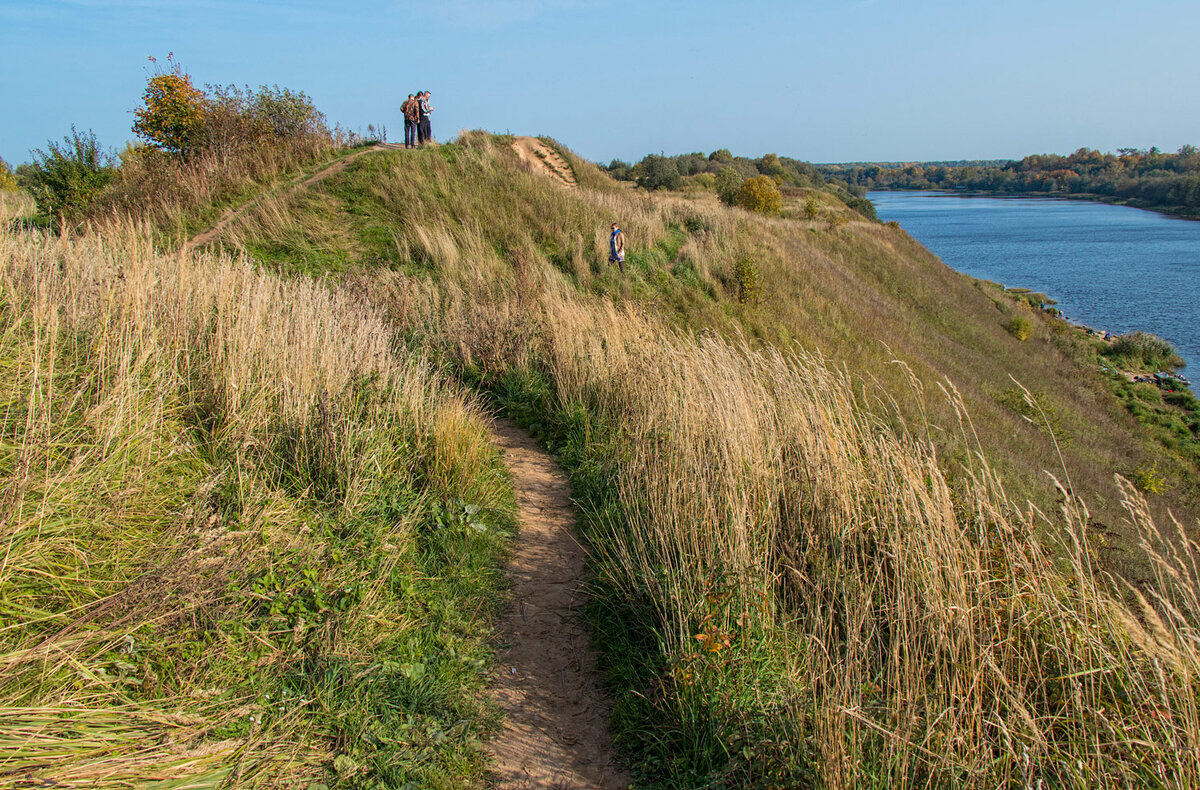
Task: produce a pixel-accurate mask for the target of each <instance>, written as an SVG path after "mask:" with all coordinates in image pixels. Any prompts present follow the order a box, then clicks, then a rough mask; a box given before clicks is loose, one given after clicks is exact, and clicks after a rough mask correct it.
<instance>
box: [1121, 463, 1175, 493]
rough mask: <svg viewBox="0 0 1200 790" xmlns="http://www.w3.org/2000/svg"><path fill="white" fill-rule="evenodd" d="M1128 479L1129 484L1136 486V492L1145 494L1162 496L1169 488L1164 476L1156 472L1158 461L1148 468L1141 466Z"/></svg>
mask: <svg viewBox="0 0 1200 790" xmlns="http://www.w3.org/2000/svg"><path fill="white" fill-rule="evenodd" d="M1130 478H1131V480H1130V482H1131V483H1133V484H1134V485H1135V486H1137V487H1138V490H1140V491H1144V492H1145V493H1147V494H1155V495H1162V494H1165V493H1166V492H1167V490H1168V489H1169V488H1170V487H1171V486H1170V485H1169V484H1168V483H1167V478H1166V476H1165V475H1164V474H1163V473H1162V472H1160V471H1158V461H1155V462H1154V463H1153V464H1151V465H1150V466H1146V465H1145V464H1142V465H1141V466H1139V467H1138V468H1137V469H1135V470H1133V474H1132V475H1130Z"/></svg>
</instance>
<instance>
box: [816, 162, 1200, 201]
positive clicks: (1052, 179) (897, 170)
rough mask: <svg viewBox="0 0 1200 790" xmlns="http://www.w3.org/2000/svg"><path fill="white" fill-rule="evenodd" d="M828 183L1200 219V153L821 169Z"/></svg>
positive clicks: (869, 165) (881, 163)
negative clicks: (1057, 201) (1053, 201)
mask: <svg viewBox="0 0 1200 790" xmlns="http://www.w3.org/2000/svg"><path fill="white" fill-rule="evenodd" d="M817 169H818V170H819V171H820V172H821V173H822V175H824V176H826V177H828V178H835V179H841V180H843V181H845V182H846V183H847V184H848V185H851V186H854V187H859V188H863V189H966V190H976V191H980V192H994V193H999V194H1041V195H1057V196H1063V197H1087V198H1094V199H1098V200H1103V201H1106V202H1112V203H1126V204H1129V205H1133V206H1138V207H1141V208H1152V209H1156V210H1159V211H1163V212H1165V213H1172V214H1181V215H1185V216H1194V217H1200V149H1197V148H1196V147H1195V146H1192V145H1185V146H1183V147H1181V148H1180V149H1179V150H1178V151H1177V152H1175V153H1173V154H1172V153H1165V152H1163V151H1160V150H1159V149H1158V148H1150V149H1147V150H1142V149H1138V148H1118V149H1117V151H1116V153H1101V152H1100V151H1097V150H1095V149H1091V148H1080V149H1079V150H1077V151H1075V152H1074V153H1073V154H1070V155H1067V156H1062V155H1059V154H1034V155H1032V156H1027V157H1025V158H1024V159H1021V160H1009V161H1002V162H997V163H993V164H963V165H954V164H943V163H934V162H914V163H905V164H900V165H896V164H893V163H885V162H877V163H855V164H851V165H846V164H841V165H821V166H819V167H818V168H817Z"/></svg>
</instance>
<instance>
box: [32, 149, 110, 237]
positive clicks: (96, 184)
mask: <svg viewBox="0 0 1200 790" xmlns="http://www.w3.org/2000/svg"><path fill="white" fill-rule="evenodd" d="M46 148H47V150H45V151H42V150H40V149H39V150H37V151H34V152H33V168H32V169H31V170H30V171H29V181H30V191H31V192H32V193H33V199H34V200H35V201H36V202H37V207H38V211H39V212H41V213H42V214H45V215H47V216H48V217H50V221H51V224H52V226H53V227H54V228H55V229H61V228H62V226H63V223H64V222H69V221H73V220H75V219H77V218H79V217H80V216H82V215H83V213H84V212H85V211H86V210H87V208H88V206H90V205H91V203H92V202H93V201H94V200H95V199H96V197H97V196H98V195H99V193H100V191H101V190H103V189H104V188H105V187H106V186H107V185H108V184H109V183H110V182H111V181H112V180H113V178H114V177H115V176H116V172H117V171H116V168H115V167H114V166H113V157H112V154H111V153H108V152H106V151H104V150H103V149H102V148H101V147H100V143H99V141H98V140H97V139H96V134H95V132H92V131H90V130H89V131H88V132H86V133H80V132H79V131H77V130H76V129H75V127H74V126H72V127H71V134H70V135H69V136H67V137H64V138H63V142H62V145H59V144H58V143H55V142H53V141H51V142H50V143H49V144H48V145H47V146H46Z"/></svg>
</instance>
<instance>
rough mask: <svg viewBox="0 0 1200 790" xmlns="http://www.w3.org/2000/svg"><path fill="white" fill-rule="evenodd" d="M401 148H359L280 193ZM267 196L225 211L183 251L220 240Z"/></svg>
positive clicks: (387, 145)
mask: <svg viewBox="0 0 1200 790" xmlns="http://www.w3.org/2000/svg"><path fill="white" fill-rule="evenodd" d="M402 148H404V146H403V145H401V144H400V143H376V144H375V145H373V146H371V147H370V148H360V149H359V150H357V151H354V152H352V153H349V154H346V155H345V156H343V157H340V158H338V159H335V160H334V161H333V162H331V163H329V164H328V165H326V166H325V167H324V168H323V169H321V170H318V171H317V172H316V173H313V174H312V175H311V176H308V177H307V178H305V179H304V180H303V181H299V182H294V183H292V184H290V185H288V186H285V187H282V192H283V193H284V194H291V193H292V192H295V191H296V190H299V189H304V188H305V187H309V186H312V185H313V184H315V183H317V182H318V181H321V180H322V179H326V178H329V176H331V175H333V174H334V173H340V172H342V171H343V170H345V169H346V168H347V167H348V166H349V165H350V163H351V162H353V161H354V160H355V159H357V158H358V157H360V156H362V155H363V154H366V153H369V152H371V151H392V150H396V149H402ZM269 194H275V193H274V192H273V191H272V192H264V193H263V194H261V195H259V196H258V197H256V198H254V199H253V200H251V201H249V202H248V203H244V204H242V205H241V206H238V207H237V208H231V209H227V210H226V211H225V213H224V214H222V215H221V218H220V219H219V220H217V224H215V225H213V226H212V227H211V228H209V229H208V230H205V231H202V232H200V233H197V234H196V235H195V236H193V237H192V238H190V239H188V240H187V243H186V244H184V245H183V251H184V252H191V251H192V250H195V249H199V248H200V247H203V246H204V245H205V244H211V243H213V242H214V241H217V240H218V239H220V238H221V234H222V233H224V232H225V229H226V228H228V227H229V226H230V225H232V224H233V222H234V221H235V220H237V219H238V218H240V217H244V216H246V215H247V214H249V213H250V212H251V211H252V210H253V209H254V207H255V206H257V205H258V203H259V201H260V200H262V199H263V198H264V197H266V195H269Z"/></svg>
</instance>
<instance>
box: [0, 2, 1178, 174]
mask: <svg viewBox="0 0 1200 790" xmlns="http://www.w3.org/2000/svg"><path fill="white" fill-rule="evenodd" d="M1197 31H1200V3H1198V2H1196V0H1186V2H1184V1H1182V0H1181V1H1179V2H1176V1H1174V0H1147V1H1146V2H1142V3H1137V4H1134V3H1129V2H1115V1H1114V0H1004V2H1001V0H821V1H817V0H798V1H796V2H782V1H779V2H769V1H768V0H751V1H750V2H741V3H730V2H722V3H716V2H709V1H708V0H691V1H689V2H684V1H682V0H681V1H679V2H636V0H633V1H630V0H440V1H439V0H428V2H413V1H412V0H409V1H407V2H382V1H381V0H348V1H343V2H316V1H315V0H188V1H187V2H174V1H172V0H0V156H3V157H4V158H5V159H7V160H8V161H9V162H10V163H12V164H16V163H19V162H23V161H28V160H29V158H30V153H29V151H30V149H31V148H36V147H44V146H45V144H46V141H47V140H48V139H51V138H53V139H58V138H61V137H62V136H63V135H64V134H66V133H67V132H68V131H69V130H70V126H71V124H72V123H74V124H77V125H78V126H79V128H81V129H87V128H91V129H94V130H95V131H96V133H97V135H98V136H99V137H100V140H101V142H103V143H105V144H106V145H108V146H111V147H113V148H120V147H121V146H122V145H123V144H124V142H125V141H126V140H128V139H130V138H131V137H132V133H131V132H130V125H131V123H132V120H133V119H132V115H131V111H132V110H133V108H134V107H136V106H137V105H138V104H139V102H140V97H141V92H142V89H143V87H144V85H145V80H146V77H147V76H148V70H147V68H148V63H147V60H146V56H147V55H155V56H157V57H158V58H159V59H160V60H161V59H163V58H165V57H166V55H167V53H168V52H174V53H175V54H176V57H177V58H178V59H179V61H180V62H181V63H182V64H183V67H184V69H185V70H186V71H187V72H188V73H190V74H191V75H192V78H193V80H194V81H195V82H196V83H197V84H198V85H203V84H206V83H209V84H229V83H237V84H249V85H252V86H257V85H260V84H268V85H269V84H278V85H280V86H283V87H287V88H291V89H293V90H303V91H305V92H306V93H308V94H309V95H310V96H311V97H313V99H314V100H315V102H316V104H317V106H318V107H319V108H320V109H321V110H323V111H324V112H325V113H326V115H327V116H328V117H329V120H330V122H331V123H333V122H338V123H341V124H342V125H343V126H345V127H348V128H351V129H364V130H365V128H366V126H367V124H368V123H374V124H376V125H379V124H386V125H387V127H388V132H389V137H390V138H391V139H393V140H394V139H397V138H400V137H402V126H403V123H402V119H401V116H400V113H399V110H398V105H399V104H400V102H401V101H402V100H403V98H404V95H406V94H407V93H409V92H411V91H415V90H421V89H428V90H430V91H432V92H433V104H434V107H435V108H436V110H435V113H434V133H435V135H436V136H438V137H439V138H442V139H445V138H446V137H449V136H452V135H453V134H455V133H456V132H457V131H458V130H460V129H472V128H483V129H489V130H492V131H499V132H504V131H511V132H513V133H521V134H549V135H552V136H553V137H555V138H557V139H558V140H560V141H561V142H563V143H565V144H567V145H568V146H570V147H571V148H574V149H575V150H576V151H578V152H579V153H581V154H583V155H584V156H586V157H588V158H590V159H594V160H598V161H605V162H607V161H608V160H609V159H612V158H614V157H619V158H624V159H629V160H636V159H640V158H641V157H642V156H643V155H644V154H646V153H657V152H659V151H663V152H666V153H685V152H689V151H703V152H706V153H707V152H709V151H712V150H713V149H715V148H729V149H731V150H732V151H733V152H734V153H736V154H740V155H747V156H758V155H761V154H763V153H768V152H777V153H779V154H783V155H787V156H794V157H796V158H799V159H805V160H808V161H813V162H838V161H860V160H929V159H976V158H981V159H991V158H1010V157H1012V158H1016V157H1020V156H1023V155H1025V154H1029V153H1048V152H1055V153H1070V152H1071V151H1073V150H1075V149H1076V148H1079V147H1080V146H1087V147H1091V148H1099V149H1101V150H1113V149H1115V148H1117V147H1123V146H1133V147H1139V148H1148V147H1150V146H1153V145H1156V146H1158V147H1159V148H1161V149H1163V150H1167V151H1174V150H1175V149H1177V148H1178V147H1179V146H1180V145H1183V144H1184V143H1193V144H1200V101H1197V97H1198V96H1200V45H1197V43H1196V34H1197Z"/></svg>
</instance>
